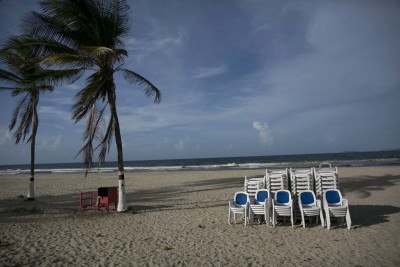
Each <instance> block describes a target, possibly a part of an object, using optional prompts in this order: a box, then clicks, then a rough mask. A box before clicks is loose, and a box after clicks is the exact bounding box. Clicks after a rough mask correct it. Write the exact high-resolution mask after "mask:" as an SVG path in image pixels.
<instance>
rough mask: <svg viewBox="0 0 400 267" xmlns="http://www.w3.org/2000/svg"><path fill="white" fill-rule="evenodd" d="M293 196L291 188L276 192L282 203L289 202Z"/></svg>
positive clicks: (277, 198)
mask: <svg viewBox="0 0 400 267" xmlns="http://www.w3.org/2000/svg"><path fill="white" fill-rule="evenodd" d="M291 199H292V196H291V195H290V192H289V190H278V191H276V193H275V200H276V202H278V203H280V204H289V202H290V200H291Z"/></svg>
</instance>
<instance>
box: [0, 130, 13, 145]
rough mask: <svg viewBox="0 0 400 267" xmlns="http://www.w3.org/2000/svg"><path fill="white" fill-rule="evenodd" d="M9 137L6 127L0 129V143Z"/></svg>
mask: <svg viewBox="0 0 400 267" xmlns="http://www.w3.org/2000/svg"><path fill="white" fill-rule="evenodd" d="M11 139H12V136H11V134H10V132H9V131H8V130H7V129H2V130H0V145H3V144H5V143H7V142H8V141H10V140H11Z"/></svg>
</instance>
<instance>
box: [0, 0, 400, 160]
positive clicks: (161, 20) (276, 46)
mask: <svg viewBox="0 0 400 267" xmlns="http://www.w3.org/2000/svg"><path fill="white" fill-rule="evenodd" d="M129 2H130V6H131V18H130V24H131V34H130V35H129V36H127V37H126V49H127V50H128V52H129V57H128V58H127V59H126V62H125V67H127V68H129V69H131V70H133V71H136V72H138V73H140V74H141V75H143V76H144V77H146V78H147V79H149V80H151V81H152V82H153V83H154V84H155V85H156V86H157V87H158V88H159V89H160V90H161V91H162V101H161V103H160V104H159V105H156V104H153V102H152V100H151V99H149V98H146V97H145V96H144V94H143V91H142V90H141V89H140V88H138V87H137V86H132V85H129V84H127V83H126V82H124V80H123V79H121V77H117V78H116V83H117V91H118V93H117V98H118V99H117V104H118V112H119V116H120V123H121V128H122V138H123V144H124V158H125V160H147V159H171V158H198V157H230V156H253V155H254V156H256V155H280V154H301V153H330V152H342V151H371V150H381V149H392V148H399V147H400V117H399V114H400V112H399V111H400V72H399V71H400V30H399V29H400V16H399V14H400V2H399V1H389V0H380V1H375V0H360V1H355V0H353V1H352V0H350V1H340V0H339V1H298V0H294V1H286V0H282V1H270V0H268V1H267V0H202V1H198V0H185V1H182V0H154V1H147V0H140V1H129ZM33 8H38V5H37V1H33V0H20V1H15V0H0V42H1V43H3V41H4V39H5V38H6V36H7V35H9V34H13V33H17V32H18V27H17V26H18V20H19V18H20V16H21V15H22V14H24V13H25V12H27V11H29V10H31V9H33ZM83 84H84V81H83V80H82V81H78V82H76V83H75V84H72V85H65V86H60V87H58V88H57V89H56V90H55V91H54V92H53V93H50V94H44V95H42V97H41V99H40V103H39V106H40V107H39V116H40V125H39V131H38V136H37V152H36V154H37V156H36V157H37V162H38V163H52V162H54V163H55V162H73V161H81V157H80V156H78V157H77V158H76V159H74V157H75V155H76V153H77V151H78V150H79V148H80V147H81V145H82V131H83V124H74V123H73V122H72V121H71V100H72V97H73V95H74V94H75V93H76V92H77V91H78V90H79V89H80V88H81V87H82V86H83ZM16 101H17V99H14V98H11V97H10V94H9V93H8V92H4V91H3V92H0V113H1V117H0V151H1V152H0V164H19V163H29V156H30V153H29V149H30V147H29V145H26V144H19V145H15V144H14V142H13V140H12V133H9V132H8V130H7V125H8V122H9V119H10V115H11V111H12V109H13V107H14V106H15V104H16ZM114 147H115V142H114V144H113V149H112V151H111V152H110V154H108V156H107V160H110V161H111V160H116V153H115V148H114Z"/></svg>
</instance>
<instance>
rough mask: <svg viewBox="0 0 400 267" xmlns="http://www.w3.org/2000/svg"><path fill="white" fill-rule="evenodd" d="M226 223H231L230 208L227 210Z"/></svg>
mask: <svg viewBox="0 0 400 267" xmlns="http://www.w3.org/2000/svg"><path fill="white" fill-rule="evenodd" d="M228 224H231V209H229V210H228Z"/></svg>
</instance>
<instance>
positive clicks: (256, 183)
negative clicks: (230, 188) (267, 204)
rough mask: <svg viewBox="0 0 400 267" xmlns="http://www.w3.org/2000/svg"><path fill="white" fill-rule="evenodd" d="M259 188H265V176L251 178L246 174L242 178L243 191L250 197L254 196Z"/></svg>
mask: <svg viewBox="0 0 400 267" xmlns="http://www.w3.org/2000/svg"><path fill="white" fill-rule="evenodd" d="M259 189H265V176H263V177H252V178H250V177H247V176H246V177H245V178H244V191H245V192H247V193H248V194H249V196H250V197H254V196H255V194H256V192H257V190H259Z"/></svg>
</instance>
